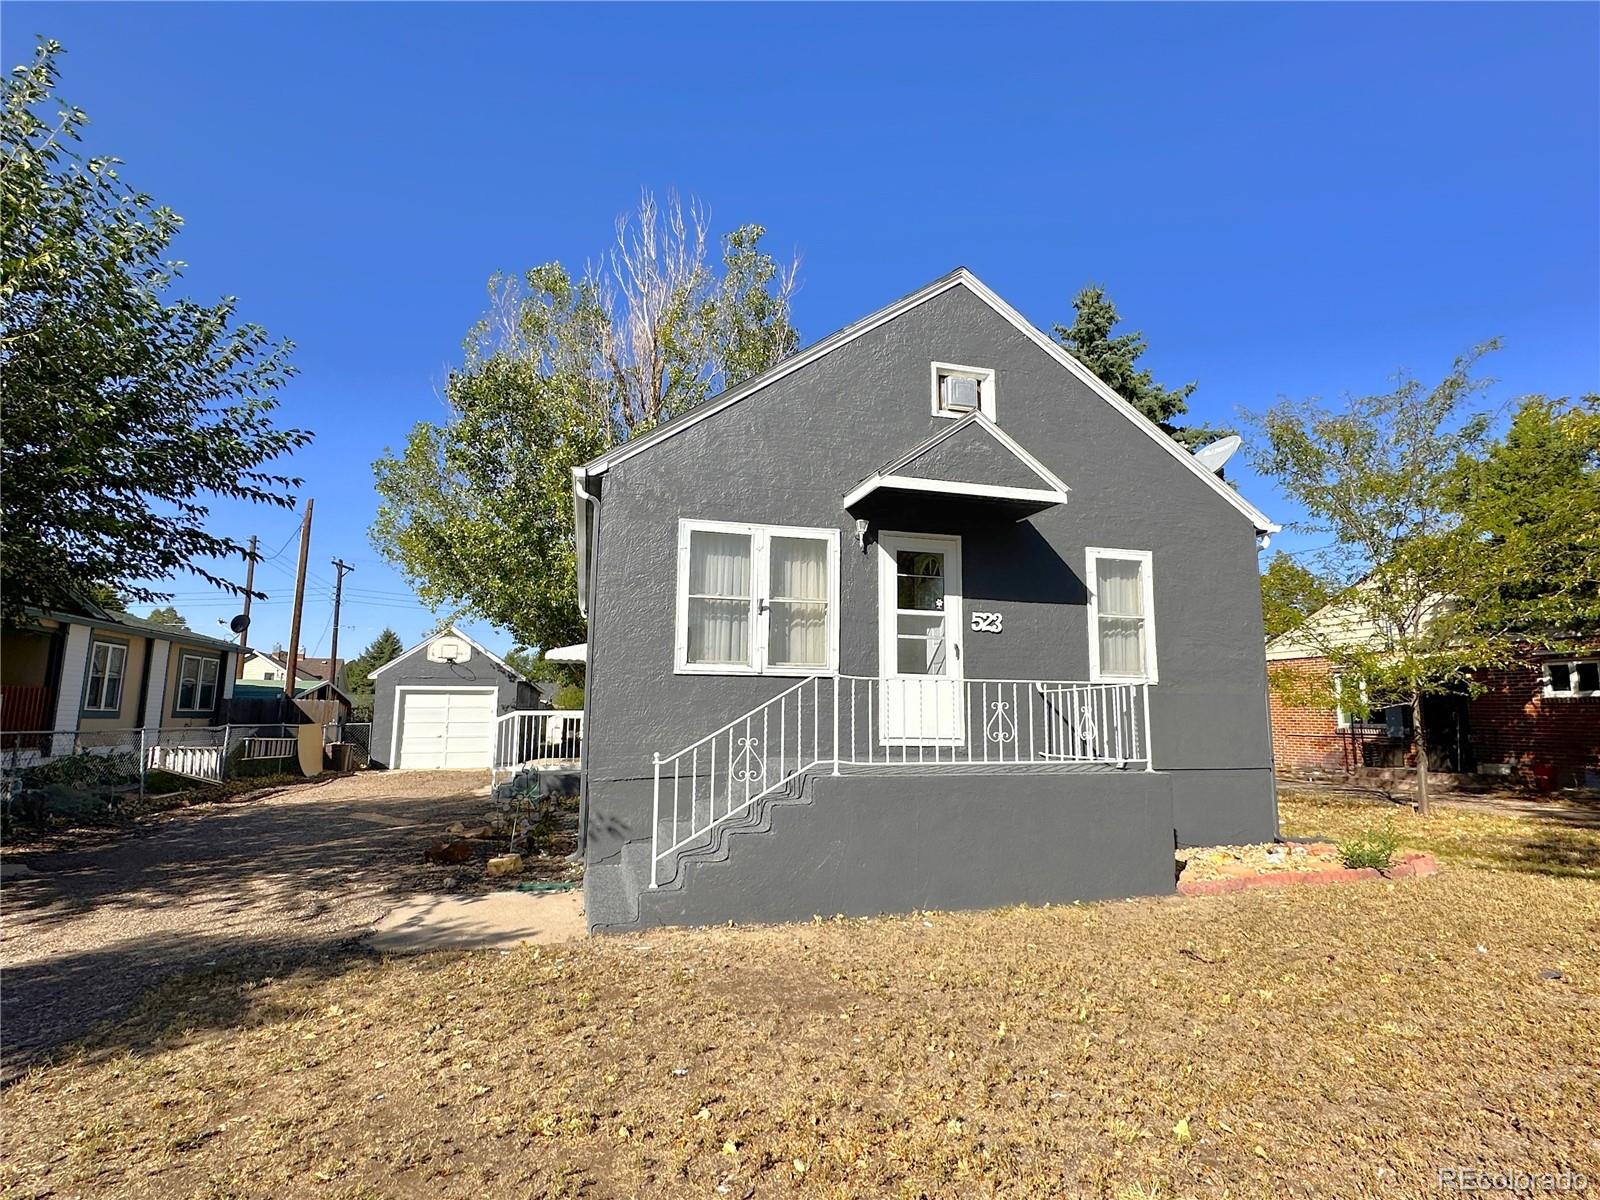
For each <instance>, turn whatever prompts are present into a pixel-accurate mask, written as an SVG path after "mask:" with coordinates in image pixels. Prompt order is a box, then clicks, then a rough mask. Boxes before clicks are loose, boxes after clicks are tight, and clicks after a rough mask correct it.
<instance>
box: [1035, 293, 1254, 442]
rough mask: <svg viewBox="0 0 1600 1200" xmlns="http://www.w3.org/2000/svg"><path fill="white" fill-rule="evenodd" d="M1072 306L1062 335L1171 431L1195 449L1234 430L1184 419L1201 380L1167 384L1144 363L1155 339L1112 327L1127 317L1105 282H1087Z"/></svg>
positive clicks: (1079, 357)
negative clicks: (1101, 284)
mask: <svg viewBox="0 0 1600 1200" xmlns="http://www.w3.org/2000/svg"><path fill="white" fill-rule="evenodd" d="M1072 311H1073V313H1074V314H1075V315H1074V316H1073V320H1072V324H1071V325H1057V326H1056V329H1055V333H1056V340H1057V341H1058V342H1060V343H1061V345H1062V347H1063V348H1065V349H1066V351H1067V352H1068V353H1069V354H1071V355H1072V356H1073V357H1074V358H1076V359H1077V360H1078V361H1079V362H1081V363H1082V364H1083V365H1084V366H1086V367H1088V368H1089V369H1090V370H1091V371H1093V372H1094V373H1095V374H1096V375H1098V376H1099V377H1100V381H1101V382H1102V383H1104V384H1105V385H1106V386H1107V387H1109V388H1110V389H1111V390H1112V391H1114V392H1116V393H1117V395H1119V396H1121V397H1122V398H1123V399H1124V400H1126V401H1127V402H1128V403H1129V404H1131V405H1133V406H1134V407H1135V408H1137V409H1138V410H1139V411H1140V412H1142V413H1143V414H1144V415H1145V416H1147V417H1149V418H1150V419H1151V420H1152V421H1154V422H1155V423H1156V424H1157V425H1159V426H1160V427H1161V429H1162V430H1163V431H1164V432H1165V433H1166V434H1167V435H1168V436H1169V437H1171V438H1173V439H1174V440H1175V441H1177V442H1178V443H1179V444H1181V445H1183V446H1186V447H1188V448H1189V449H1191V450H1192V449H1194V448H1196V447H1198V446H1202V445H1204V444H1205V443H1206V442H1209V441H1214V440H1215V439H1216V438H1219V437H1222V436H1223V435H1224V434H1226V433H1228V432H1229V431H1228V430H1226V429H1218V428H1213V427H1211V426H1208V425H1183V424H1180V423H1179V422H1180V418H1182V417H1183V415H1184V414H1185V413H1187V412H1188V411H1189V397H1190V396H1192V395H1193V394H1194V390H1195V388H1196V387H1197V386H1198V385H1197V384H1193V383H1186V384H1184V385H1183V386H1182V387H1176V388H1168V387H1163V386H1162V385H1161V384H1159V383H1157V382H1156V381H1155V377H1154V376H1152V375H1151V373H1150V371H1149V370H1148V369H1146V368H1142V367H1140V366H1139V359H1140V358H1141V357H1142V356H1143V355H1144V352H1145V351H1146V350H1148V349H1149V343H1148V342H1147V341H1145V336H1144V334H1143V333H1141V332H1139V331H1138V330H1134V331H1132V332H1129V333H1119V334H1116V335H1114V336H1113V334H1112V332H1111V331H1112V330H1113V329H1115V328H1116V327H1117V326H1118V325H1119V324H1120V323H1121V321H1122V318H1121V316H1120V315H1119V314H1118V313H1117V306H1116V305H1115V304H1113V303H1112V301H1111V297H1110V296H1108V295H1106V292H1105V289H1104V288H1102V287H1099V286H1097V285H1095V284H1090V285H1089V286H1088V287H1085V288H1084V289H1083V290H1082V291H1080V292H1079V293H1078V294H1077V295H1076V296H1074V297H1073V298H1072Z"/></svg>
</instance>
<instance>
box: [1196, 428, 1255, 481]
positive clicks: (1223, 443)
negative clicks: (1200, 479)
mask: <svg viewBox="0 0 1600 1200" xmlns="http://www.w3.org/2000/svg"><path fill="white" fill-rule="evenodd" d="M1242 445H1244V439H1243V438H1241V437H1240V436H1239V435H1238V434H1236V433H1230V434H1229V435H1228V436H1227V437H1225V438H1218V439H1217V440H1216V441H1214V442H1212V443H1211V444H1210V445H1208V446H1201V447H1200V449H1198V450H1196V451H1195V452H1194V458H1195V461H1196V462H1197V463H1199V464H1200V465H1201V466H1202V467H1204V468H1205V469H1206V470H1208V471H1210V472H1212V473H1213V474H1215V473H1216V472H1218V471H1220V470H1222V465H1223V464H1224V463H1226V462H1227V461H1228V460H1229V459H1230V458H1232V457H1233V456H1234V454H1236V453H1237V452H1238V450H1239V447H1240V446H1242Z"/></svg>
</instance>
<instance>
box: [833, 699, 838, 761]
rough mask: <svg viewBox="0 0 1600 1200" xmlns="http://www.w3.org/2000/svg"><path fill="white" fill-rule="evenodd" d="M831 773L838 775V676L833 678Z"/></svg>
mask: <svg viewBox="0 0 1600 1200" xmlns="http://www.w3.org/2000/svg"><path fill="white" fill-rule="evenodd" d="M833 773H834V774H835V775H837V774H838V773H839V676H838V675H834V677H833Z"/></svg>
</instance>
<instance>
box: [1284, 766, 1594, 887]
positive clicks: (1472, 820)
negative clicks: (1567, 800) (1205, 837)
mask: <svg viewBox="0 0 1600 1200" xmlns="http://www.w3.org/2000/svg"><path fill="white" fill-rule="evenodd" d="M1380 815H1383V816H1385V817H1386V818H1387V820H1388V822H1389V828H1390V829H1391V830H1392V832H1393V835H1394V847H1393V849H1394V850H1395V851H1399V850H1423V851H1426V852H1427V853H1429V854H1432V855H1433V856H1434V857H1435V858H1437V859H1438V860H1439V861H1440V862H1441V863H1450V864H1454V865H1457V866H1467V867H1480V868H1484V869H1486V870H1496V871H1520V872H1529V873H1533V874H1539V875H1564V876H1572V877H1575V878H1579V879H1592V880H1600V813H1597V812H1596V811H1595V810H1593V809H1589V810H1585V809H1582V808H1579V807H1576V806H1568V805H1558V804H1551V805H1550V806H1549V809H1548V810H1547V811H1546V812H1544V813H1542V814H1540V815H1531V814H1523V813H1519V812H1515V811H1509V810H1508V811H1507V812H1504V813H1499V812H1485V811H1482V810H1479V809H1472V808H1457V807H1453V806H1450V805H1435V806H1434V811H1433V812H1432V814H1431V815H1429V816H1428V817H1426V818H1424V817H1419V816H1417V814H1416V813H1415V812H1414V811H1413V810H1412V809H1410V808H1409V807H1403V806H1396V805H1393V804H1388V803H1383V802H1379V801H1374V800H1372V799H1371V798H1366V797H1360V796H1356V795H1351V794H1345V793H1326V792H1297V791H1295V790H1293V789H1291V788H1286V789H1284V790H1283V791H1282V792H1280V794H1279V797H1278V820H1279V824H1280V826H1281V828H1282V832H1283V834H1284V835H1285V836H1286V837H1298V838H1319V839H1322V840H1326V841H1329V842H1335V843H1340V844H1343V843H1347V842H1353V841H1355V840H1357V839H1360V838H1362V837H1364V836H1365V835H1367V834H1368V833H1369V832H1370V831H1371V830H1372V828H1373V827H1374V824H1375V822H1376V818H1377V817H1378V816H1380Z"/></svg>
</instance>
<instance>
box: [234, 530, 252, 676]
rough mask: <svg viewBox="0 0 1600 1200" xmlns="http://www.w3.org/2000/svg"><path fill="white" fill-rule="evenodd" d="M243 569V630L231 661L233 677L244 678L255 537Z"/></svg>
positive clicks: (240, 632)
mask: <svg viewBox="0 0 1600 1200" xmlns="http://www.w3.org/2000/svg"><path fill="white" fill-rule="evenodd" d="M244 561H245V564H246V565H245V569H244V628H243V629H241V630H239V657H238V658H236V659H234V660H233V677H234V678H235V679H243V678H244V650H245V638H247V637H249V636H250V593H251V592H252V591H253V590H254V589H255V586H256V536H255V534H253V533H252V534H251V535H250V553H249V554H247V555H245V559H244Z"/></svg>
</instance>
